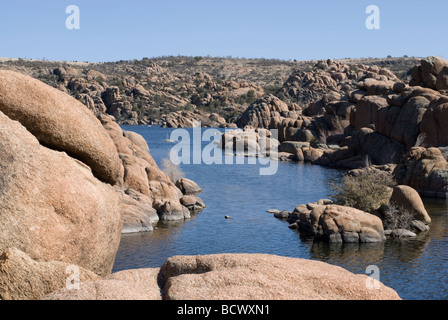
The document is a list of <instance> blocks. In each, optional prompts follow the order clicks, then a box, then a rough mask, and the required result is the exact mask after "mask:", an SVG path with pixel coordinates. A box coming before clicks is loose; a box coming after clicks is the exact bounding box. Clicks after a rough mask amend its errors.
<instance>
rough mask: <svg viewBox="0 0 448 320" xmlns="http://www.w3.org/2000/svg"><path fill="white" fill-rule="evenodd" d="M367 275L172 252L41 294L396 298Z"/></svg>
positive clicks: (300, 263) (309, 264)
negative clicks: (146, 264) (155, 261)
mask: <svg viewBox="0 0 448 320" xmlns="http://www.w3.org/2000/svg"><path fill="white" fill-rule="evenodd" d="M157 280H158V281H157ZM371 280H372V279H370V278H369V277H367V276H366V275H356V274H353V273H351V272H349V271H347V270H344V269H343V268H341V267H337V266H333V265H330V264H326V263H324V262H319V261H312V260H304V259H296V258H286V257H280V256H274V255H263V254H217V255H206V256H175V257H171V258H169V259H167V260H166V262H165V263H164V264H163V266H162V268H160V269H143V270H127V271H122V272H119V273H116V274H112V275H111V276H109V277H107V278H106V279H102V280H97V281H91V282H85V283H81V289H80V290H71V291H69V290H66V289H62V290H59V291H57V292H55V293H53V294H50V295H47V296H46V297H45V299H48V300H111V299H119V300H136V299H151V300H160V299H163V300H400V297H399V296H398V294H397V293H396V292H395V291H394V290H393V289H391V288H389V287H386V286H384V285H383V284H381V283H380V282H378V283H376V284H377V285H378V287H377V288H372V287H369V284H370V283H371ZM369 288H370V289H369Z"/></svg>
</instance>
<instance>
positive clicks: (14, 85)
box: [0, 70, 121, 185]
mask: <svg viewBox="0 0 448 320" xmlns="http://www.w3.org/2000/svg"><path fill="white" fill-rule="evenodd" d="M0 111H1V112H3V113H4V114H5V115H6V116H8V117H9V118H10V119H12V120H17V121H19V122H20V123H21V124H22V125H23V126H24V127H25V128H27V130H28V131H29V132H31V133H32V134H33V135H34V136H35V137H36V138H37V139H38V140H39V142H40V143H41V144H42V145H45V146H47V147H49V148H51V149H54V150H59V151H64V152H66V153H67V154H68V155H69V156H71V157H73V158H75V159H78V160H80V161H82V162H84V163H85V164H87V165H88V166H89V167H90V168H91V169H92V172H93V174H94V175H95V177H97V178H98V179H100V180H102V181H105V182H107V183H110V184H112V185H115V184H117V183H119V182H120V181H121V176H120V173H121V162H120V160H119V158H118V154H117V151H116V149H115V147H114V145H113V143H112V141H111V140H110V138H109V137H108V135H107V133H106V132H105V131H104V129H103V128H102V127H101V123H100V122H99V121H98V119H96V117H95V116H94V115H93V113H92V112H91V111H89V110H88V109H87V108H86V107H85V106H84V105H83V104H81V103H80V102H79V101H77V100H76V99H74V98H72V97H70V96H69V95H67V94H65V93H63V92H61V91H59V90H57V89H54V88H52V87H50V86H47V85H46V84H44V83H42V82H40V81H38V80H35V79H33V78H30V77H28V76H24V75H21V74H19V73H16V72H11V71H4V70H1V71H0ZM86 133H88V134H86Z"/></svg>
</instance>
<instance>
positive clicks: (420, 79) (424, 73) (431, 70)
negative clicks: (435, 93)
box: [410, 56, 448, 90]
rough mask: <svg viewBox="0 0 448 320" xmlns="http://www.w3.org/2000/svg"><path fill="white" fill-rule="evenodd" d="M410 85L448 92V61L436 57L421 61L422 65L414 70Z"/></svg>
mask: <svg viewBox="0 0 448 320" xmlns="http://www.w3.org/2000/svg"><path fill="white" fill-rule="evenodd" d="M410 85H411V86H422V87H428V88H431V89H434V90H448V61H446V60H445V59H442V58H440V57H436V56H431V57H428V58H426V59H423V60H421V65H420V66H415V67H414V68H413V69H412V80H411V82H410Z"/></svg>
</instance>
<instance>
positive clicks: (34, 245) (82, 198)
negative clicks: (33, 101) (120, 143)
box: [0, 112, 123, 275]
mask: <svg viewBox="0 0 448 320" xmlns="http://www.w3.org/2000/svg"><path fill="white" fill-rule="evenodd" d="M0 163H1V164H0V177H2V178H1V179H0V181H1V182H0V187H1V188H0V221H1V223H0V250H4V249H7V248H12V247H15V248H17V249H19V250H21V251H23V252H25V253H26V254H28V255H29V256H30V257H31V258H33V259H37V260H43V261H52V260H55V261H63V262H67V263H73V264H76V265H79V266H81V267H84V268H86V269H89V270H92V271H93V272H95V273H97V274H99V275H104V274H107V273H110V271H111V270H112V266H113V262H114V260H115V254H116V252H117V250H118V245H119V242H120V235H121V229H122V223H123V218H122V211H121V205H120V203H121V190H120V189H119V188H118V189H114V188H113V187H112V186H111V185H109V184H106V183H103V182H101V181H99V180H98V179H96V177H94V176H93V175H92V171H91V169H90V167H88V166H86V165H85V164H83V163H82V162H80V161H77V160H75V159H73V158H71V157H69V156H68V155H67V154H65V153H63V152H58V151H54V150H51V149H48V148H46V147H44V146H42V145H41V144H40V143H39V141H38V140H37V139H36V138H35V137H34V136H33V135H32V134H31V133H30V132H29V131H27V129H25V127H23V126H22V125H21V124H20V123H19V122H17V121H13V120H11V119H9V118H8V117H7V116H5V115H4V114H3V113H2V112H0Z"/></svg>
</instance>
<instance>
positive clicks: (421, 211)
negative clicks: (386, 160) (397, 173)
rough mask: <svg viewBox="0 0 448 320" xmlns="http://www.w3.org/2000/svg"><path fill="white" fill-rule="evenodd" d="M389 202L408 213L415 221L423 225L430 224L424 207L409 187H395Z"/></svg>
mask: <svg viewBox="0 0 448 320" xmlns="http://www.w3.org/2000/svg"><path fill="white" fill-rule="evenodd" d="M390 202H391V203H394V204H395V205H396V206H398V207H399V208H400V209H404V210H408V211H410V212H411V214H412V215H413V218H414V219H415V220H418V221H421V222H423V223H424V224H429V223H431V217H430V216H429V214H428V212H427V211H426V209H425V205H424V204H423V201H422V199H421V197H420V195H419V194H418V192H417V191H415V189H413V188H411V187H409V186H402V185H398V186H395V187H394V190H393V192H392V196H391V199H390Z"/></svg>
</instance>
